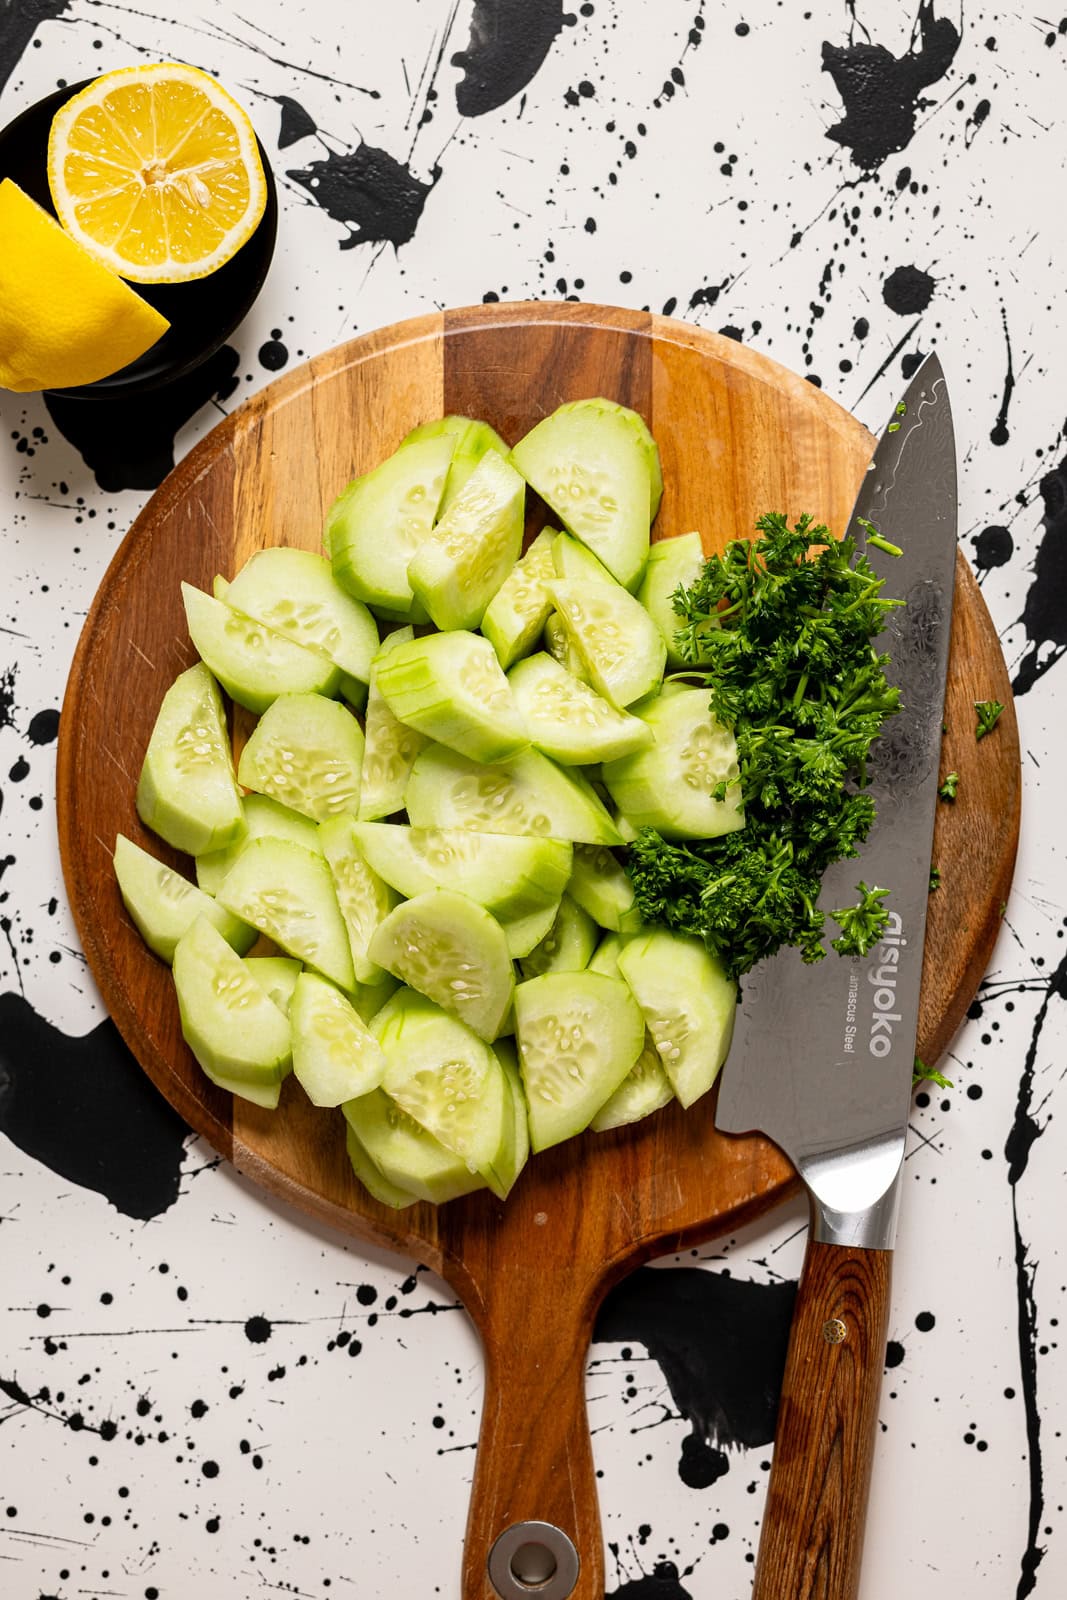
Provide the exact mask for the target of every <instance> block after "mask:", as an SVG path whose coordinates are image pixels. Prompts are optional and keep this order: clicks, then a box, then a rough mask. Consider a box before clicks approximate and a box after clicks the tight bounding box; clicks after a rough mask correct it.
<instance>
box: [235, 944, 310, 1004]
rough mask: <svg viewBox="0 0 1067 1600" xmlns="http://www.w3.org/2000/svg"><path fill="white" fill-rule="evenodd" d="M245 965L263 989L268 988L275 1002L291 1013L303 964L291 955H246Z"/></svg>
mask: <svg viewBox="0 0 1067 1600" xmlns="http://www.w3.org/2000/svg"><path fill="white" fill-rule="evenodd" d="M245 966H246V967H247V969H248V971H249V972H250V973H251V974H252V976H253V978H255V980H256V982H257V983H258V984H259V986H260V988H261V989H266V991H267V993H268V994H269V995H270V997H271V999H272V1000H273V1001H274V1004H275V1005H276V1006H277V1007H278V1008H279V1010H281V1011H283V1012H284V1013H285V1015H286V1016H288V1015H289V1002H290V1000H291V999H292V998H293V990H294V989H295V988H296V980H297V978H299V976H300V973H301V970H302V969H301V964H300V962H299V961H294V960H293V959H292V957H291V956H245Z"/></svg>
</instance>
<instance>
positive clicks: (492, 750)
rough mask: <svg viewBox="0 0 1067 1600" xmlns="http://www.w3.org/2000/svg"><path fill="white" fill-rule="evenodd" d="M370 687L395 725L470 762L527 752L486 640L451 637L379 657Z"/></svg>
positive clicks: (459, 633)
mask: <svg viewBox="0 0 1067 1600" xmlns="http://www.w3.org/2000/svg"><path fill="white" fill-rule="evenodd" d="M375 682H376V685H377V688H378V690H379V692H380V694H381V695H382V698H383V699H384V700H385V703H386V705H387V706H388V707H389V709H390V711H391V712H392V713H393V715H394V716H395V717H396V718H397V720H398V721H400V722H405V723H407V725H408V726H409V727H411V728H415V729H416V730H417V732H419V733H424V734H426V735H427V737H430V736H432V737H433V738H435V739H436V740H437V741H438V743H439V744H443V745H447V746H448V748H449V749H450V750H458V751H459V753H460V755H464V756H470V757H471V758H472V759H473V760H475V761H507V760H508V759H509V758H510V757H511V756H515V755H518V753H519V751H520V750H525V749H527V748H528V747H529V743H530V741H529V739H528V738H527V735H526V728H525V726H524V724H523V720H522V717H521V716H520V714H519V710H518V707H517V706H516V704H515V701H514V698H513V696H512V693H511V688H510V686H509V684H508V680H507V678H505V676H504V674H503V672H502V671H501V667H500V662H499V661H498V660H497V657H496V651H495V650H494V649H493V647H492V645H491V644H490V643H489V640H488V639H482V638H479V636H478V635H477V634H475V633H468V632H466V631H465V630H464V629H456V630H455V631H454V632H452V633H431V634H428V635H427V636H426V637H425V638H422V639H411V640H409V641H408V643H407V644H401V645H398V646H397V647H396V649H395V650H391V651H390V652H389V654H388V655H386V656H383V657H382V658H381V659H380V660H379V661H378V663H377V665H376V667H375Z"/></svg>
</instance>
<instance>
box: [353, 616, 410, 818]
mask: <svg viewBox="0 0 1067 1600" xmlns="http://www.w3.org/2000/svg"><path fill="white" fill-rule="evenodd" d="M413 637H414V635H413V633H412V630H411V629H410V628H397V630H396V631H395V633H391V634H389V635H388V637H387V638H385V639H383V640H382V645H381V649H380V650H379V651H378V654H377V655H376V656H375V658H374V661H373V662H372V663H371V676H370V690H369V692H368V695H367V717H366V731H365V747H364V751H363V766H362V769H361V771H360V780H359V817H360V820H361V821H363V822H373V821H375V820H376V819H377V818H378V817H388V816H391V815H392V813H393V812H394V811H400V810H401V809H402V807H403V804H404V790H405V788H406V787H407V781H408V777H409V775H410V773H411V766H412V762H413V761H414V760H415V757H416V756H417V755H418V753H419V751H420V750H421V749H422V748H423V747H424V746H425V744H426V743H427V739H426V735H425V734H422V733H416V732H415V729H414V728H409V727H408V726H407V724H406V723H404V722H400V721H398V719H397V718H396V717H394V715H393V713H392V712H391V711H390V709H389V707H388V705H387V704H386V702H385V700H384V699H383V698H382V693H381V690H380V689H379V688H378V667H379V665H380V664H381V661H382V660H383V658H384V657H385V656H387V655H389V654H390V653H391V652H392V651H393V650H395V649H397V647H398V646H399V645H402V644H407V643H408V641H409V640H410V639H412V638H413Z"/></svg>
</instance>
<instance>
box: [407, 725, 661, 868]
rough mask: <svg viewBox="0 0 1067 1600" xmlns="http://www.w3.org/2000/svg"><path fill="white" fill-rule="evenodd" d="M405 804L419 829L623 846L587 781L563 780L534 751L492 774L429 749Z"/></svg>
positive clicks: (566, 776) (411, 781) (564, 777)
mask: <svg viewBox="0 0 1067 1600" xmlns="http://www.w3.org/2000/svg"><path fill="white" fill-rule="evenodd" d="M631 759H632V758H631ZM405 799H406V802H407V808H408V815H409V817H410V818H411V821H412V823H413V825H414V826H415V827H416V828H477V829H479V830H480V831H481V832H483V833H511V834H538V835H540V836H541V837H544V838H553V839H577V840H580V841H581V842H582V843H584V844H619V843H620V842H621V841H620V839H619V835H618V833H617V832H616V829H615V826H614V824H613V822H612V820H611V818H610V817H609V816H608V813H607V812H606V811H605V809H604V807H603V806H602V805H601V803H600V801H599V800H598V799H597V797H596V795H595V794H594V793H593V791H592V789H591V788H590V787H589V784H588V783H587V782H586V780H585V779H584V778H582V777H581V776H580V775H579V774H577V773H569V772H563V771H562V770H561V768H559V767H557V766H556V765H555V764H554V763H553V762H551V761H549V759H548V757H547V756H543V755H540V754H539V753H538V752H537V751H536V750H527V751H525V752H524V753H523V754H522V755H520V756H516V757H515V759H514V760H513V761H509V762H506V763H503V764H501V765H499V766H493V767H487V766H481V765H480V764H479V763H478V762H477V761H470V760H469V759H468V758H467V757H466V756H461V755H457V754H456V752H455V751H453V750H446V749H444V747H443V746H442V745H429V746H428V747H427V748H426V749H425V750H423V751H422V753H421V754H420V755H419V756H418V757H417V758H416V760H415V764H414V766H413V767H412V769H411V777H410V778H409V779H408V786H407V791H406V794H405Z"/></svg>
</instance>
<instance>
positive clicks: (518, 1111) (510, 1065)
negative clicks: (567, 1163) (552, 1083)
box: [493, 1038, 530, 1197]
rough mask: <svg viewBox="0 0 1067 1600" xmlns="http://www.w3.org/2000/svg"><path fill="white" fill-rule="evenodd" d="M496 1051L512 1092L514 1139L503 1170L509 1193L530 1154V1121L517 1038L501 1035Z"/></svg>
mask: <svg viewBox="0 0 1067 1600" xmlns="http://www.w3.org/2000/svg"><path fill="white" fill-rule="evenodd" d="M493 1054H494V1055H495V1056H496V1058H497V1060H498V1061H499V1063H500V1065H501V1068H502V1069H503V1072H504V1077H505V1079H506V1080H507V1086H508V1089H509V1091H510V1094H511V1113H512V1119H513V1131H512V1143H511V1144H510V1145H509V1148H508V1160H507V1162H506V1164H505V1167H504V1170H503V1171H502V1172H501V1174H500V1176H501V1179H502V1180H503V1185H504V1193H505V1197H506V1196H507V1195H508V1194H510V1193H511V1190H512V1189H513V1188H514V1186H515V1181H516V1179H517V1178H518V1176H519V1173H520V1172H521V1171H522V1169H523V1167H524V1166H525V1165H526V1163H527V1161H528V1160H529V1158H530V1124H529V1122H528V1121H527V1117H526V1092H525V1090H524V1089H523V1087H522V1074H521V1073H520V1071H519V1057H518V1054H517V1052H516V1049H515V1041H514V1039H511V1038H505V1039H498V1040H497V1041H496V1043H495V1044H494V1046H493Z"/></svg>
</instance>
